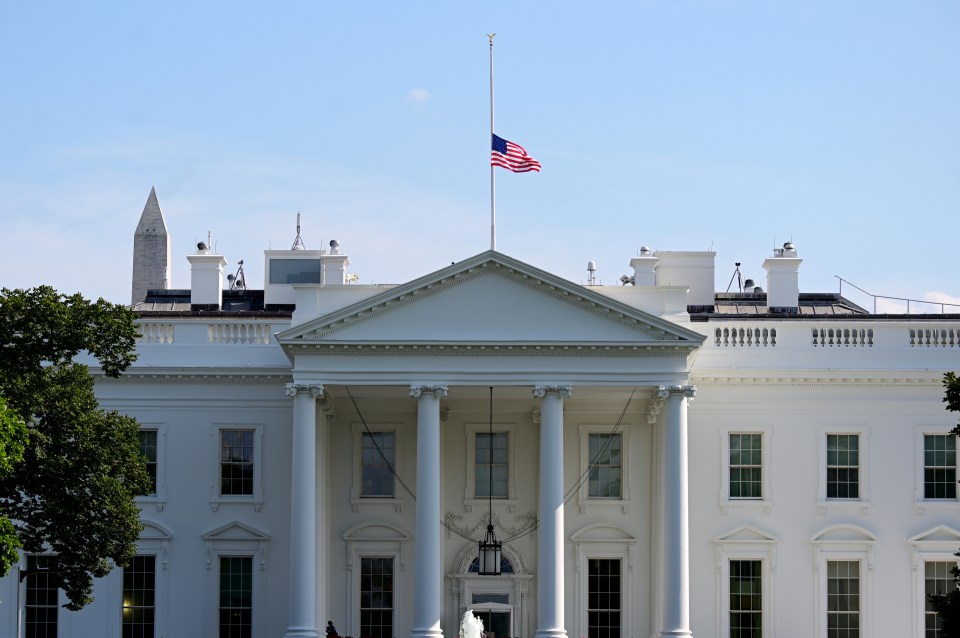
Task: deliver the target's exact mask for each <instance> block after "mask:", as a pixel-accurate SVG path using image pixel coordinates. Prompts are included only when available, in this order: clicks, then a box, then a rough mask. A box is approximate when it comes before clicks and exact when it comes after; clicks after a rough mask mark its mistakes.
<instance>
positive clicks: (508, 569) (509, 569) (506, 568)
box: [461, 554, 513, 574]
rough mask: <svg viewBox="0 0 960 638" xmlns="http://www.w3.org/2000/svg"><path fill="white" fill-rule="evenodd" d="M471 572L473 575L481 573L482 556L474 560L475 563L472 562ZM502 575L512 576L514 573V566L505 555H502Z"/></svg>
mask: <svg viewBox="0 0 960 638" xmlns="http://www.w3.org/2000/svg"><path fill="white" fill-rule="evenodd" d="M462 564H463V563H461V565H462ZM469 571H470V573H471V574H477V573H479V572H480V556H479V555H478V556H477V557H476V558H474V559H473V562H472V563H470V570H469ZM500 573H501V574H512V573H513V565H511V564H510V561H509V560H507V557H506V556H504V555H502V554H501V555H500Z"/></svg>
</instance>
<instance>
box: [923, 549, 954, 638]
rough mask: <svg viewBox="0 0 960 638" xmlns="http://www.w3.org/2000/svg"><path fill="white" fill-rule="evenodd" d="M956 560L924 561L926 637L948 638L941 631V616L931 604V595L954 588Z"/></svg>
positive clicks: (924, 619)
mask: <svg viewBox="0 0 960 638" xmlns="http://www.w3.org/2000/svg"><path fill="white" fill-rule="evenodd" d="M956 566H957V562H956V561H932V560H929V561H925V562H924V563H923V594H924V601H925V606H924V617H923V621H924V633H923V635H924V638H946V635H945V634H944V633H943V632H941V631H940V618H938V614H937V612H935V611H933V609H932V608H931V606H930V596H931V595H933V594H946V593H947V592H949V591H951V590H953V589H954V587H955V586H956V585H955V584H954V582H955V581H954V578H953V569H954V568H955V567H956Z"/></svg>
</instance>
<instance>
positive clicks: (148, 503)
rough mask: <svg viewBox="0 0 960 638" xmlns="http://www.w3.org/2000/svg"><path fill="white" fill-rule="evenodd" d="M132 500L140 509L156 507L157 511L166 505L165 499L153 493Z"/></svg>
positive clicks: (160, 510)
mask: <svg viewBox="0 0 960 638" xmlns="http://www.w3.org/2000/svg"><path fill="white" fill-rule="evenodd" d="M134 502H135V503H136V504H137V505H139V506H140V507H141V509H146V508H148V507H156V508H157V511H158V512H162V511H163V508H164V507H166V506H167V499H165V498H163V497H162V496H157V495H155V494H154V495H151V496H138V497H136V498H135V499H134Z"/></svg>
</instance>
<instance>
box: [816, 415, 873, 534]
mask: <svg viewBox="0 0 960 638" xmlns="http://www.w3.org/2000/svg"><path fill="white" fill-rule="evenodd" d="M831 434H841V435H844V434H846V435H850V434H856V435H857V436H859V437H860V440H859V442H858V449H859V457H860V459H859V460H860V465H859V466H858V467H859V471H858V479H859V481H860V486H859V492H860V496H859V498H855V499H854V498H849V499H847V498H829V499H828V498H827V435H831ZM817 437H818V440H817V466H818V468H817V476H818V480H817V511H818V513H819V514H820V515H824V514H826V513H827V512H828V511H829V510H831V509H858V510H860V513H861V514H864V515H866V514H867V513H869V511H870V507H871V505H872V500H871V491H870V483H871V481H870V428H869V427H868V426H851V425H837V426H829V427H821V428H820V429H819V431H818V432H817Z"/></svg>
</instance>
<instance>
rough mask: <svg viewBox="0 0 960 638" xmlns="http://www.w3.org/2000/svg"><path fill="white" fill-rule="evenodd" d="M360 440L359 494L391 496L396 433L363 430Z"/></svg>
mask: <svg viewBox="0 0 960 638" xmlns="http://www.w3.org/2000/svg"><path fill="white" fill-rule="evenodd" d="M362 440H363V449H362V451H361V461H360V463H361V470H360V472H361V478H360V481H361V488H360V495H361V496H362V497H365V498H370V497H375V498H377V497H378V498H393V496H394V490H395V486H394V480H393V466H394V462H395V459H396V435H395V434H394V433H393V432H364V433H363V437H362Z"/></svg>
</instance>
